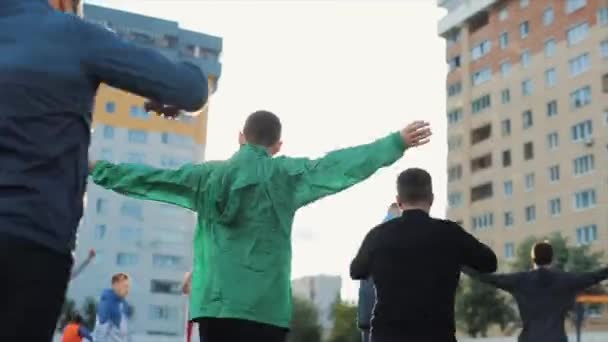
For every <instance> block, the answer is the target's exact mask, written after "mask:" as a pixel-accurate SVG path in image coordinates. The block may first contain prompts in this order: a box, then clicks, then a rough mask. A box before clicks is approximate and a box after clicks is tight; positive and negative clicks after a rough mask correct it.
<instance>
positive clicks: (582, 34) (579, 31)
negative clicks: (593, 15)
mask: <svg viewBox="0 0 608 342" xmlns="http://www.w3.org/2000/svg"><path fill="white" fill-rule="evenodd" d="M588 34H589V23H587V22H584V23H581V24H578V25H576V26H574V27H572V28H571V29H569V30H568V31H566V38H567V39H568V45H569V46H572V45H576V44H578V43H580V42H582V41H583V40H585V38H587V35H588Z"/></svg>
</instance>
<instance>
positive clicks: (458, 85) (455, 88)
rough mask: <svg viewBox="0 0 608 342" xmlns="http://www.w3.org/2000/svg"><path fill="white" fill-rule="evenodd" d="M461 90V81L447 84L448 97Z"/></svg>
mask: <svg viewBox="0 0 608 342" xmlns="http://www.w3.org/2000/svg"><path fill="white" fill-rule="evenodd" d="M461 92H462V82H460V81H458V82H456V83H452V84H450V85H449V86H448V97H450V96H456V95H458V94H460V93H461Z"/></svg>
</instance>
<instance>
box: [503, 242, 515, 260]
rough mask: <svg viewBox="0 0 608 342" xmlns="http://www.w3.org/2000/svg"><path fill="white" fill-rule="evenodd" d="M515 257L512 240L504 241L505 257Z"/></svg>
mask: <svg viewBox="0 0 608 342" xmlns="http://www.w3.org/2000/svg"><path fill="white" fill-rule="evenodd" d="M514 257H515V245H514V244H513V242H507V243H505V259H513V258H514Z"/></svg>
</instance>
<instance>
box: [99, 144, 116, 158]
mask: <svg viewBox="0 0 608 342" xmlns="http://www.w3.org/2000/svg"><path fill="white" fill-rule="evenodd" d="M100 156H101V160H105V161H109V162H111V161H114V156H113V155H112V150H111V149H109V148H107V147H104V148H102V149H101V153H100Z"/></svg>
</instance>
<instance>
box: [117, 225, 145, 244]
mask: <svg viewBox="0 0 608 342" xmlns="http://www.w3.org/2000/svg"><path fill="white" fill-rule="evenodd" d="M119 234H120V240H121V241H122V242H128V243H137V242H141V240H142V238H143V231H142V229H141V228H136V227H120V233H119Z"/></svg>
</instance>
